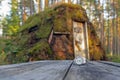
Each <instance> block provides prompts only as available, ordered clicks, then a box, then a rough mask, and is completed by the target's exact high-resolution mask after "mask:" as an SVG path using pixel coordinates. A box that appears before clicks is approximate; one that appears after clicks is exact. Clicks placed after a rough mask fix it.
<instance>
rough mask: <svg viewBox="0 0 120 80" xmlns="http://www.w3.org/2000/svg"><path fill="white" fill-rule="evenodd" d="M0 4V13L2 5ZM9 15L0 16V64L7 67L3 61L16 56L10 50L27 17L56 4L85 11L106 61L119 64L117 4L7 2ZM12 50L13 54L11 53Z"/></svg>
mask: <svg viewBox="0 0 120 80" xmlns="http://www.w3.org/2000/svg"><path fill="white" fill-rule="evenodd" d="M3 1H5V0H0V9H2V2H3ZM8 2H9V3H8V5H9V6H10V11H9V13H8V15H6V16H5V17H3V15H2V14H1V15H0V30H1V31H2V35H0V64H8V62H5V61H4V60H5V58H6V56H7V55H8V54H10V53H11V52H12V53H16V51H17V49H15V48H16V46H12V44H11V39H14V38H15V36H16V34H17V32H18V31H19V29H20V27H21V26H22V25H23V24H24V23H25V21H26V20H27V18H28V17H30V16H32V15H34V14H36V13H40V12H42V11H44V10H47V9H49V8H52V7H54V6H55V5H58V4H60V3H69V4H78V5H81V6H82V7H83V8H84V9H86V12H87V15H88V17H89V20H90V22H92V23H93V25H94V27H95V30H96V32H97V36H98V37H99V39H100V40H101V44H102V47H103V48H104V50H105V53H106V56H107V60H110V61H115V62H120V32H119V31H120V0H8ZM13 49H14V50H16V51H13Z"/></svg>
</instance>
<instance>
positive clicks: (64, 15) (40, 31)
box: [13, 3, 101, 62]
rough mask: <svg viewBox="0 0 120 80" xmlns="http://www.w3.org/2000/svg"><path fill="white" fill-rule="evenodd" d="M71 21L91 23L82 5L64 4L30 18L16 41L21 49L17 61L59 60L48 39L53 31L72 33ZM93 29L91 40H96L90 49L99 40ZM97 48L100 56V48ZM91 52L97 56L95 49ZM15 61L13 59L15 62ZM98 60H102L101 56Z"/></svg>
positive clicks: (16, 56) (90, 30)
mask: <svg viewBox="0 0 120 80" xmlns="http://www.w3.org/2000/svg"><path fill="white" fill-rule="evenodd" d="M70 21H77V22H89V19H88V17H87V15H86V11H85V9H84V8H82V7H81V6H80V5H75V4H66V3H64V4H60V5H57V6H55V7H54V8H50V9H47V10H45V11H42V12H40V13H38V14H34V15H33V16H30V17H29V18H28V19H27V21H26V22H25V24H24V25H23V26H22V27H21V28H20V30H19V32H18V34H17V36H16V38H15V39H14V42H17V44H16V45H17V46H19V48H20V49H18V51H17V53H16V55H15V59H22V57H23V56H24V58H25V59H22V60H21V61H23V62H25V61H31V58H32V60H41V59H58V57H57V56H55V55H54V53H53V51H52V49H51V45H50V44H49V43H48V38H49V36H50V33H51V30H52V29H53V31H54V32H70V33H72V24H71V23H70V24H69V22H70ZM92 29H93V28H91V29H89V32H90V33H91V34H90V35H89V38H90V40H91V36H94V38H95V39H94V40H91V43H90V44H91V45H90V48H92V47H91V46H92V45H93V44H92V43H96V42H95V40H97V37H96V34H95V32H94V29H93V30H92ZM92 32H93V33H92ZM71 38H72V37H71ZM92 39H93V38H92ZM94 47H96V46H94ZM96 48H97V49H98V50H97V51H98V53H99V54H100V53H101V51H100V48H98V47H96ZM91 50H92V51H91V52H90V53H91V54H96V53H93V52H94V49H93V48H92V49H91ZM66 55H69V54H66ZM73 58H74V56H71V57H70V56H69V58H66V59H73ZM15 59H14V58H13V61H14V60H15ZM59 59H60V57H59ZM64 59H65V58H64ZM94 59H96V58H94ZM97 59H101V55H100V56H99V58H97ZM21 61H20V62H21ZM17 62H19V61H17Z"/></svg>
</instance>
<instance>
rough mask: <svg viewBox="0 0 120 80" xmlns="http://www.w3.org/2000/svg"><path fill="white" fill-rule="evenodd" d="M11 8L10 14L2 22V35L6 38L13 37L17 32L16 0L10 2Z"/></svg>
mask: <svg viewBox="0 0 120 80" xmlns="http://www.w3.org/2000/svg"><path fill="white" fill-rule="evenodd" d="M11 6H12V7H11V14H10V15H8V16H6V18H5V19H4V20H3V22H2V23H3V25H4V27H3V30H4V35H7V36H15V35H16V34H17V32H18V30H19V24H20V19H19V14H18V3H17V0H12V3H11ZM4 22H5V23H4Z"/></svg>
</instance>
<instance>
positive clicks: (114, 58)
mask: <svg viewBox="0 0 120 80" xmlns="http://www.w3.org/2000/svg"><path fill="white" fill-rule="evenodd" d="M107 59H108V61H112V62H118V63H120V55H119V56H118V55H113V56H111V55H110V54H108V55H107Z"/></svg>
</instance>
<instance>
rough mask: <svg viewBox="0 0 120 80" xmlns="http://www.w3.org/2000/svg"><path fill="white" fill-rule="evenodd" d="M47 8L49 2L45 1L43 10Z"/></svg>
mask: <svg viewBox="0 0 120 80" xmlns="http://www.w3.org/2000/svg"><path fill="white" fill-rule="evenodd" d="M48 6H49V1H48V0H45V8H48Z"/></svg>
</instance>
